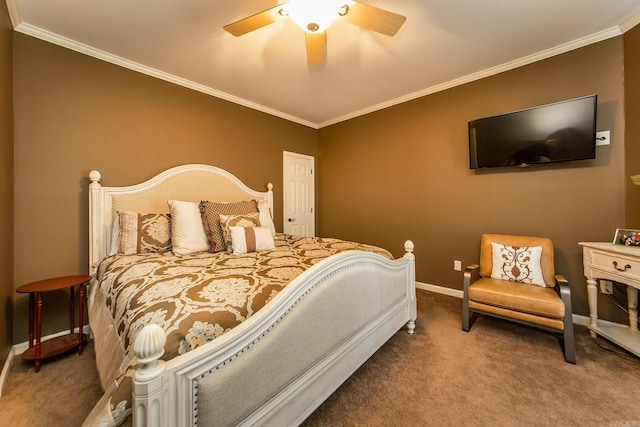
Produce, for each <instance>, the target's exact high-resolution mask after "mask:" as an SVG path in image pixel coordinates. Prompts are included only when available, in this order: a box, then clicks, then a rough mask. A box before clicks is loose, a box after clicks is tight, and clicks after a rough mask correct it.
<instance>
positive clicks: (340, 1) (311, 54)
mask: <svg viewBox="0 0 640 427" xmlns="http://www.w3.org/2000/svg"><path fill="white" fill-rule="evenodd" d="M287 18H291V19H293V20H294V21H295V22H296V23H297V24H298V25H299V26H300V27H302V29H303V30H304V31H305V35H306V43H307V64H308V65H309V66H313V65H319V64H323V63H324V62H325V53H326V34H325V30H326V28H327V27H328V26H329V25H330V24H331V22H333V20H334V19H341V20H344V21H346V22H349V23H350V24H354V25H357V26H359V27H362V28H365V29H367V30H371V31H375V32H378V33H381V34H385V35H387V36H393V35H395V34H396V32H398V30H399V29H400V27H401V26H402V24H404V21H405V20H406V19H407V18H406V17H404V16H402V15H398V14H397V13H393V12H389V11H387V10H384V9H379V8H377V7H374V6H369V5H367V4H364V3H360V2H358V1H355V0H290V1H288V2H286V3H282V4H279V5H277V6H275V7H272V8H269V9H267V10H263V11H262V12H258V13H256V14H255V15H251V16H249V17H247V18H244V19H240V20H239V21H236V22H232V23H231V24H228V25H225V26H224V27H223V28H224V29H225V30H226V31H228V32H229V33H231V34H233V35H234V36H236V37H238V36H241V35H243V34H246V33H249V32H251V31H254V30H257V29H258V28H262V27H264V26H266V25H269V24H273V23H274V22H278V21H280V20H282V19H287Z"/></svg>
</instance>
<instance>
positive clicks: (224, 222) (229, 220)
mask: <svg viewBox="0 0 640 427" xmlns="http://www.w3.org/2000/svg"><path fill="white" fill-rule="evenodd" d="M234 226H238V227H259V226H260V219H259V214H258V213H250V214H244V215H220V228H221V229H222V236H223V238H224V245H225V247H226V250H227V252H233V241H232V239H231V230H230V228H231V227H234Z"/></svg>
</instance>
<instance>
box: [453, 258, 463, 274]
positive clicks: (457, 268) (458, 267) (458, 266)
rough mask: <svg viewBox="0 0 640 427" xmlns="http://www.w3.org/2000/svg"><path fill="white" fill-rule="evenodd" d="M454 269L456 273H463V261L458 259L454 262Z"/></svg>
mask: <svg viewBox="0 0 640 427" xmlns="http://www.w3.org/2000/svg"><path fill="white" fill-rule="evenodd" d="M453 269H454V270H455V271H462V261H458V260H457V259H456V260H454V261H453Z"/></svg>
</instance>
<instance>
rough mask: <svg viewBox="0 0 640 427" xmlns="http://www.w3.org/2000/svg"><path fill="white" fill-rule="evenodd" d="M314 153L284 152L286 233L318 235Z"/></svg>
mask: <svg viewBox="0 0 640 427" xmlns="http://www.w3.org/2000/svg"><path fill="white" fill-rule="evenodd" d="M314 163H315V159H314V158H313V157H312V156H307V155H304V154H298V153H291V152H289V151H285V152H284V156H283V173H284V177H283V181H284V194H283V200H284V209H283V220H284V226H283V227H282V228H283V230H284V232H285V233H287V234H294V235H297V236H307V237H311V236H315V232H316V227H315V224H316V220H315V213H314V202H315V179H314V174H313V170H314Z"/></svg>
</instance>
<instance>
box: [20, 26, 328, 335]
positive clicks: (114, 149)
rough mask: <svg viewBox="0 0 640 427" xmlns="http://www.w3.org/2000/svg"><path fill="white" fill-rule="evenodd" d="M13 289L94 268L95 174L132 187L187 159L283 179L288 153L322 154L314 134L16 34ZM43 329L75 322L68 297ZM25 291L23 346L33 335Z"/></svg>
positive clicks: (48, 311) (52, 303)
mask: <svg viewBox="0 0 640 427" xmlns="http://www.w3.org/2000/svg"><path fill="white" fill-rule="evenodd" d="M14 49H15V50H14V56H15V76H14V91H15V252H14V256H15V281H14V283H15V286H19V285H21V284H23V283H26V282H30V281H33V280H39V279H43V278H47V277H55V276H58V275H66V274H79V273H86V272H87V270H88V268H87V262H88V261H87V257H88V249H87V241H88V235H87V215H88V213H87V212H88V211H87V204H88V202H87V197H88V196H87V185H88V179H87V176H88V174H89V171H91V170H92V169H97V170H99V171H100V172H101V173H102V176H103V184H104V185H126V184H132V183H136V182H141V181H143V180H146V179H148V178H150V177H152V176H153V175H155V174H156V173H158V172H160V171H162V170H164V169H166V168H169V167H172V166H176V165H180V164H184V163H208V164H213V165H216V166H219V167H222V168H224V169H227V170H229V171H231V172H232V173H234V174H235V175H236V176H238V177H239V178H240V179H241V180H243V181H244V182H245V183H246V184H247V185H249V186H250V187H252V188H257V189H266V184H267V182H272V183H273V184H274V186H275V188H274V189H275V206H276V207H277V209H276V212H275V222H276V224H278V225H277V227H278V229H279V230H281V229H282V228H281V224H282V217H281V215H282V209H280V208H279V207H280V206H282V151H283V150H287V151H293V152H298V153H303V154H308V155H312V156H315V155H316V145H317V131H316V130H314V129H311V128H308V127H306V126H302V125H298V124H295V123H292V122H289V121H286V120H282V119H279V118H276V117H273V116H270V115H267V114H264V113H260V112H257V111H255V110H251V109H248V108H245V107H241V106H238V105H236V104H232V103H229V102H226V101H223V100H220V99H217V98H214V97H211V96H208V95H205V94H202V93H199V92H195V91H192V90H189V89H186V88H183V87H180V86H177V85H174V84H171V83H167V82H164V81H161V80H158V79H155V78H152V77H148V76H145V75H142V74H139V73H136V72H133V71H130V70H127V69H124V68H120V67H117V66H114V65H111V64H108V63H106V62H103V61H100V60H97V59H93V58H90V57H88V56H85V55H82V54H80V53H76V52H73V51H70V50H67V49H64V48H61V47H58V46H55V45H52V44H49V43H46V42H43V41H40V40H37V39H34V38H31V37H28V36H25V35H22V34H15V47H14ZM44 297H45V302H44V306H45V313H44V315H45V325H44V327H43V330H44V332H43V333H45V334H46V333H51V332H55V331H60V330H64V329H65V327H68V326H66V325H68V320H67V319H68V314H67V307H68V302H67V299H66V298H67V296H66V294H64V293H62V292H61V293H59V294H55V293H47V294H45V296H44ZM26 300H27V298H26V297H22V296H20V297H17V298H16V304H15V316H14V317H15V326H14V330H15V341H16V342H21V341H24V340H26V336H27V335H26V333H27V327H26V319H27V305H26Z"/></svg>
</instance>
